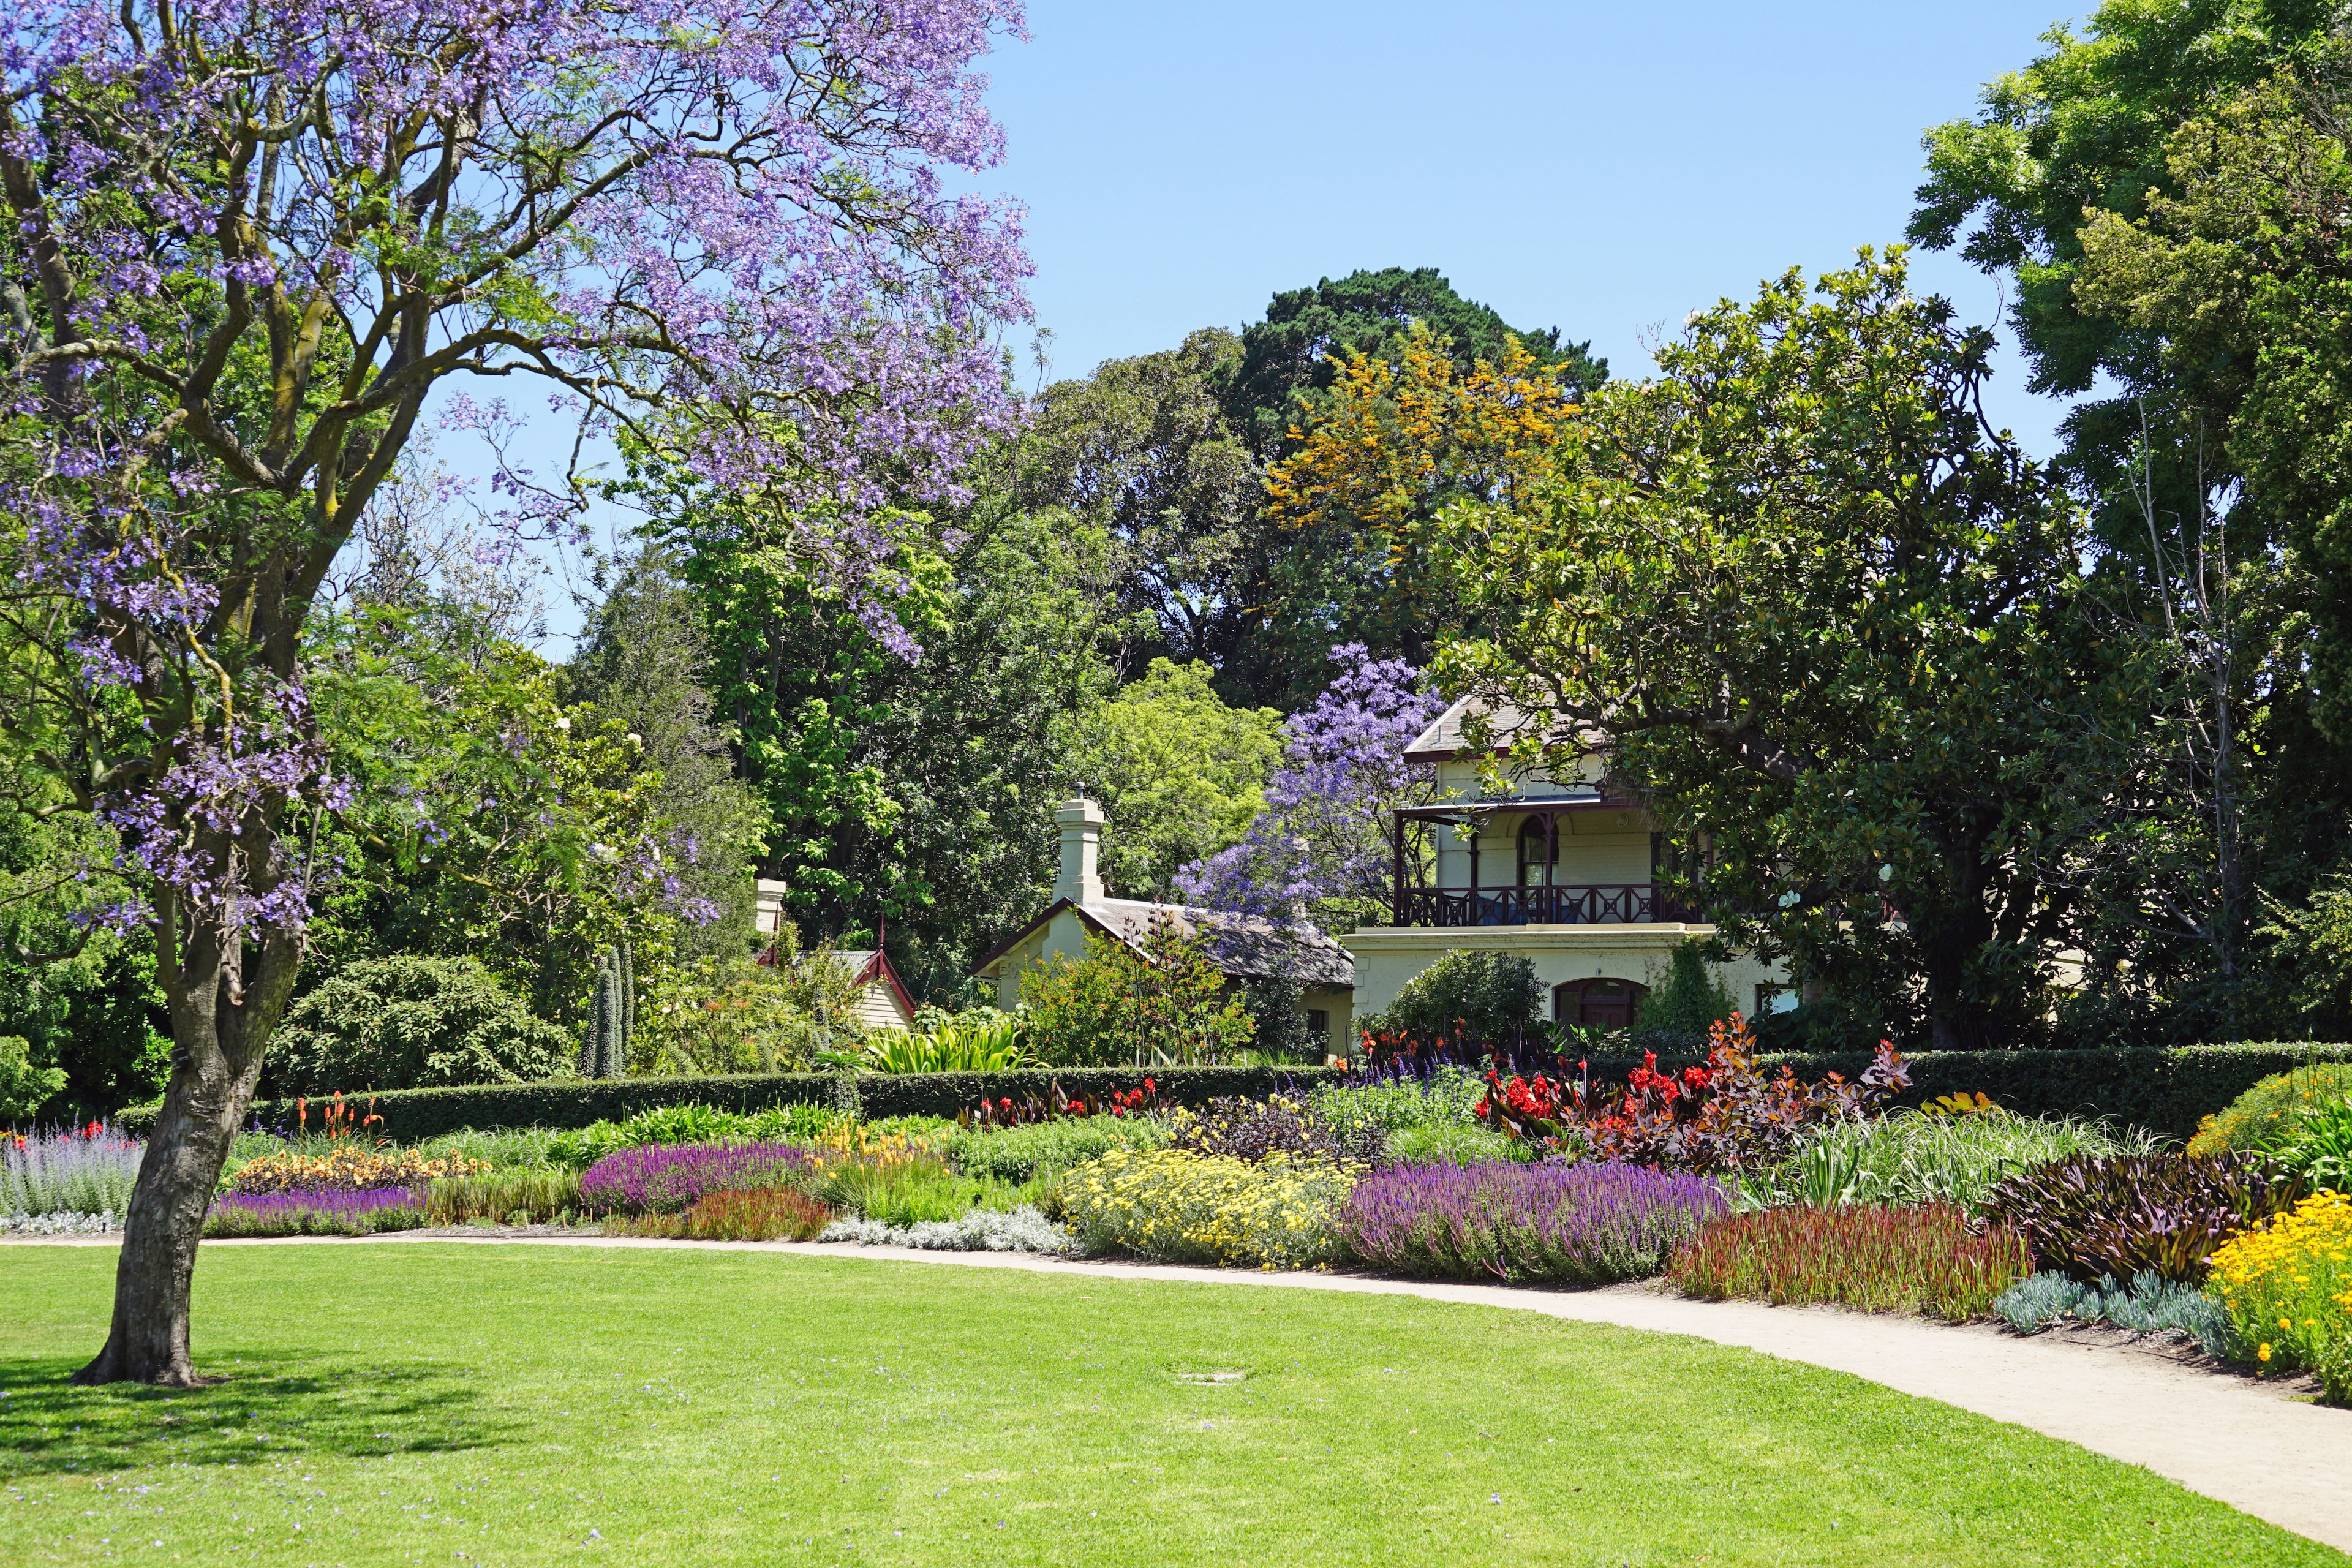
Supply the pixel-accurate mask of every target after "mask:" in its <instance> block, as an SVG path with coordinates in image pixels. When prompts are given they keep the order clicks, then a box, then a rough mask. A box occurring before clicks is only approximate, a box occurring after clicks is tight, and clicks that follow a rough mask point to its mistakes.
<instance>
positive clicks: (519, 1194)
mask: <svg viewBox="0 0 2352 1568" xmlns="http://www.w3.org/2000/svg"><path fill="white" fill-rule="evenodd" d="M424 1202H425V1213H426V1214H427V1215H430V1216H431V1217H432V1220H433V1223H434V1224H435V1225H470V1224H472V1223H473V1222H474V1221H476V1220H488V1221H491V1222H492V1223H494V1224H499V1225H549V1224H552V1223H554V1222H555V1221H557V1220H560V1219H564V1218H568V1217H570V1216H571V1215H575V1214H578V1213H581V1212H582V1206H583V1205H582V1200H581V1197H580V1178H579V1176H578V1175H577V1174H575V1173H572V1172H571V1171H566V1170H561V1169H555V1170H536V1171H494V1172H490V1173H487V1174H483V1175H475V1176H452V1177H447V1178H445V1179H443V1180H441V1181H437V1182H436V1183H434V1184H432V1185H431V1186H429V1187H427V1188H425V1194H424Z"/></svg>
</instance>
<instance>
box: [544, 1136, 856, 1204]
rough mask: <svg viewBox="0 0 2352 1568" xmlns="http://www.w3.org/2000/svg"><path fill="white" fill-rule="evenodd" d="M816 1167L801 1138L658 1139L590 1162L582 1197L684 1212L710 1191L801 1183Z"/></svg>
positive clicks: (593, 1201) (582, 1179) (595, 1201)
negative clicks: (736, 1140)
mask: <svg viewBox="0 0 2352 1568" xmlns="http://www.w3.org/2000/svg"><path fill="white" fill-rule="evenodd" d="M816 1168H817V1162H816V1159H815V1157H814V1156H813V1155H812V1154H811V1153H810V1152H809V1151H808V1150H806V1149H804V1148H803V1147H801V1146H800V1145H799V1144H797V1143H657V1144H651V1145H648V1146H646V1147H644V1148H638V1149H622V1150H618V1151H616V1152H613V1153H610V1154H607V1155H605V1156H604V1158H603V1159H601V1160H599V1161H597V1162H596V1163H594V1164H593V1165H591V1166H589V1167H588V1169H587V1170H586V1171H584V1172H583V1173H581V1176H580V1200H581V1203H582V1205H583V1206H585V1207H587V1208H590V1209H593V1210H598V1211H604V1210H616V1211H619V1212H621V1213H624V1214H643V1213H646V1212H647V1211H651V1212H654V1213H656V1214H682V1213H684V1212H685V1211H686V1210H687V1209H688V1208H690V1207H692V1206H693V1205H694V1202H695V1200H696V1199H698V1198H699V1197H701V1196H702V1195H703V1194H706V1193H718V1192H750V1191H753V1190H756V1189H761V1188H768V1189H778V1188H784V1187H794V1188H797V1187H801V1186H803V1185H805V1184H807V1183H808V1182H809V1181H810V1179H811V1178H812V1175H813V1174H814V1172H815V1170H816Z"/></svg>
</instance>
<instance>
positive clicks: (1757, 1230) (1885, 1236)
mask: <svg viewBox="0 0 2352 1568" xmlns="http://www.w3.org/2000/svg"><path fill="white" fill-rule="evenodd" d="M2031 1267H2032V1265H2031V1262H2030V1260H2029V1258H2028V1257H2027V1254H2026V1247H2025V1240H2024V1238H2023V1237H2021V1236H2019V1235H2018V1234H2017V1233H2016V1232H2015V1231H2013V1230H2010V1229H2007V1228H2005V1227H2004V1226H1998V1225H1996V1226H1988V1227H1986V1228H1985V1229H1984V1230H1982V1231H1978V1230H1976V1229H1974V1228H1973V1227H1971V1226H1970V1225H1969V1216H1968V1215H1966V1214H1965V1213H1963V1212H1962V1211H1961V1210H1959V1209H1958V1208H1955V1207H1953V1206H1951V1205H1948V1204H1923V1205H1919V1206H1918V1207H1916V1208H1836V1209H1820V1208H1783V1209H1764V1210H1761V1211H1759V1212H1757V1213H1754V1214H1743V1215H1732V1216H1731V1217H1729V1218H1727V1219H1719V1220H1717V1221H1715V1222H1714V1223H1713V1224H1711V1225H1709V1226H1706V1228H1705V1229H1703V1230H1701V1231H1700V1232H1699V1233H1698V1234H1697V1235H1696V1237H1692V1238H1691V1239H1690V1240H1689V1241H1687V1242H1685V1243H1684V1244H1683V1245H1682V1247H1679V1248H1677V1249H1676V1251H1675V1256H1674V1259H1673V1261H1672V1262H1671V1263H1670V1264H1669V1265H1668V1266H1667V1269H1666V1275H1667V1278H1669V1279H1672V1280H1673V1281H1674V1282H1675V1286H1676V1287H1677V1288H1678V1289H1681V1290H1682V1292H1683V1294H1685V1295H1686V1296H1697V1297H1701V1298H1704V1299H1706V1300H1717V1301H1719V1300H1725V1299H1727V1298H1729V1297H1733V1296H1746V1297H1753V1298H1757V1299H1759V1300H1766V1301H1770V1302H1772V1303H1774V1304H1775V1305H1786V1304H1789V1303H1807V1304H1813V1303H1834V1304H1836V1305H1839V1306H1844V1307H1857V1308H1860V1309H1862V1310H1864V1311H1870V1312H1911V1311H1916V1312H1932V1313H1935V1314H1936V1315H1937V1316H1939V1317H1943V1318H1947V1319H1949V1320H1950V1321H1953V1322H1956V1323H1958V1322H1966V1321H1968V1320H1969V1319H1971V1318H1975V1317H1979V1316H1982V1315H1983V1314H1984V1313H1985V1312H1987V1311H1989V1310H1990V1309H1991V1307H1992V1304H1993V1302H1994V1300H1996V1299H1998V1298H1999V1297H2000V1294H2001V1293H2002V1292H2003V1291H2005V1290H2007V1289H2009V1288H2010V1287H2011V1285H2014V1284H2016V1283H2017V1281H2018V1280H2020V1279H2023V1278H2024V1277H2025V1275H2026V1273H2027V1271H2028V1270H2029V1268H2031Z"/></svg>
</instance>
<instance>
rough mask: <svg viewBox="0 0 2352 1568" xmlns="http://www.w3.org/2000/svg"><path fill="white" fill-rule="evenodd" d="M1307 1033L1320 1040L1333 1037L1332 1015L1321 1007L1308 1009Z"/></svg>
mask: <svg viewBox="0 0 2352 1568" xmlns="http://www.w3.org/2000/svg"><path fill="white" fill-rule="evenodd" d="M1307 1033H1308V1034H1310V1035H1312V1036H1314V1037H1316V1038H1317V1039H1318V1040H1328V1039H1329V1038H1330V1037H1331V1015H1330V1014H1328V1013H1327V1012H1325V1011H1324V1010H1323V1009H1322V1008H1320V1007H1309V1008H1308V1009H1307Z"/></svg>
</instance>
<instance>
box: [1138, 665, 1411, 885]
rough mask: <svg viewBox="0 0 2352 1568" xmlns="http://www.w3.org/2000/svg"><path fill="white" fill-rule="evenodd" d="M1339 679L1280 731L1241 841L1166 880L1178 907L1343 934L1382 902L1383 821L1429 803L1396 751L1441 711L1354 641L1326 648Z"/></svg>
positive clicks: (1398, 669)
mask: <svg viewBox="0 0 2352 1568" xmlns="http://www.w3.org/2000/svg"><path fill="white" fill-rule="evenodd" d="M1331 659H1332V662H1333V663H1335V664H1337V665H1338V666H1339V677H1338V679H1334V680H1333V681H1332V682H1331V684H1330V685H1329V686H1328V687H1327V688H1325V689H1324V691H1323V694H1322V695H1321V696H1320V697H1318V698H1317V699H1316V700H1315V705H1314V706H1313V707H1312V708H1309V709H1307V710H1306V711H1304V712H1301V713H1295V714H1293V715H1292V716H1291V717H1290V718H1289V720H1288V721H1286V724H1285V728H1286V730H1287V731H1288V734H1287V736H1286V739H1285V741H1284V743H1283V763H1282V765H1281V766H1280V767H1278V768H1276V770H1275V772H1274V775H1273V777H1272V778H1270V779H1269V780H1268V781H1267V782H1266V787H1265V810H1264V811H1262V812H1260V813H1259V814H1258V816H1257V818H1256V820H1255V821H1254V822H1252V823H1251V824H1250V826H1249V829H1248V831H1247V832H1246V833H1245V834H1244V836H1243V837H1242V841H1241V842H1240V843H1239V844H1236V845H1234V847H1232V848H1230V849H1226V850H1224V851H1223V852H1221V853H1219V854H1217V855H1213V856H1212V857H1210V858H1208V859H1206V860H1202V861H1196V862H1194V863H1193V864H1192V865H1190V866H1187V867H1185V868H1183V869H1182V870H1181V871H1179V872H1178V873H1177V874H1176V885H1177V889H1178V890H1179V891H1180V892H1181V893H1182V894H1183V895H1184V897H1186V898H1187V899H1190V900H1192V901H1193V902H1195V903H1198V904H1203V905H1206V906H1207V907H1208V908H1211V909H1215V910H1228V911H1231V912H1233V913H1235V914H1244V915H1256V916H1262V917H1264V918H1265V919H1268V920H1272V921H1277V922H1281V923H1290V922H1294V921H1299V920H1302V919H1303V918H1305V916H1306V915H1307V912H1308V911H1310V910H1312V911H1313V912H1314V913H1316V914H1317V915H1318V918H1319V919H1320V920H1321V921H1323V923H1325V924H1340V925H1346V926H1353V925H1355V924H1358V923H1360V922H1361V920H1362V919H1363V917H1364V916H1365V915H1366V914H1367V913H1368V912H1369V911H1370V910H1371V909H1372V908H1373V907H1375V906H1379V907H1385V905H1386V903H1387V901H1388V898H1389V891H1390V889H1389V877H1390V870H1391V847H1390V839H1389V831H1390V816H1391V813H1393V812H1394V811H1395V810H1396V809H1397V808H1398V807H1400V806H1405V805H1414V804H1416V803H1418V802H1422V801H1425V800H1428V799H1430V798H1433V782H1432V780H1431V779H1430V777H1429V774H1428V772H1427V770H1425V769H1423V768H1419V767H1416V766H1414V765H1413V764H1412V763H1407V762H1406V761H1405V760H1404V750H1405V747H1406V746H1408V745H1410V744H1411V743H1412V739H1413V737H1414V736H1416V735H1418V734H1420V733H1421V731H1423V729H1424V728H1426V727H1427V726H1428V724H1429V722H1430V721H1431V720H1433V719H1434V718H1436V717H1437V715H1438V713H1439V712H1440V711H1442V710H1444V706H1445V705H1444V703H1443V702H1441V701H1439V700H1437V699H1435V698H1433V697H1430V696H1427V695H1424V694H1423V692H1421V691H1420V690H1419V689H1417V687H1416V684H1415V682H1416V680H1417V679H1418V677H1417V675H1416V672H1415V671H1414V669H1413V668H1412V666H1411V665H1409V664H1406V663H1404V662H1402V660H1398V659H1381V658H1373V657H1372V656H1371V653H1370V650H1369V649H1367V648H1366V647H1364V646H1363V645H1362V644H1361V643H1349V644H1348V645H1346V646H1345V647H1335V648H1333V649H1332V650H1331Z"/></svg>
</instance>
